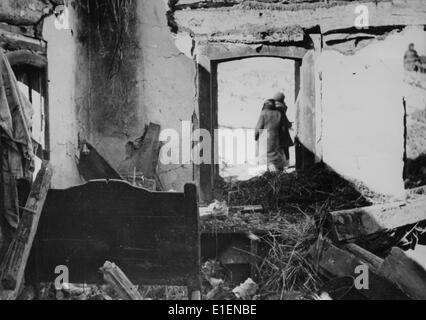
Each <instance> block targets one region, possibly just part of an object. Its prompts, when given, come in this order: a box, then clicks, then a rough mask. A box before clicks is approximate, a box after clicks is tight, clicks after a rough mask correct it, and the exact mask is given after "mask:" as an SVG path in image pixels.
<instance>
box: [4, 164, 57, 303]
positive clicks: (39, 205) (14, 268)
mask: <svg viewBox="0 0 426 320" xmlns="http://www.w3.org/2000/svg"><path fill="white" fill-rule="evenodd" d="M52 175H53V171H52V167H51V165H50V164H49V163H48V162H45V163H43V166H42V168H41V170H40V172H39V173H38V175H37V178H36V180H35V182H34V184H33V186H32V187H31V192H30V195H29V197H28V200H27V203H26V206H25V208H23V213H22V217H21V220H20V222H19V225H18V230H17V231H16V235H15V237H14V239H13V240H12V243H11V244H10V246H9V248H8V251H7V253H6V256H5V258H4V260H3V263H2V264H1V267H0V275H1V277H0V278H1V285H0V300H15V299H17V297H18V294H19V289H20V288H21V285H22V283H23V281H24V274H25V267H26V265H27V261H28V257H29V255H30V251H31V247H32V244H33V241H34V237H35V235H36V233H37V228H38V223H39V220H40V216H41V212H42V209H43V206H44V202H45V200H46V197H47V193H48V191H49V188H50V182H51V179H52Z"/></svg>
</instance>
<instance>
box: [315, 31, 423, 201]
mask: <svg viewBox="0 0 426 320" xmlns="http://www.w3.org/2000/svg"><path fill="white" fill-rule="evenodd" d="M422 37H424V36H423V33H420V32H419V30H418V29H416V28H408V29H406V30H405V31H404V32H402V33H394V34H392V35H390V36H388V37H387V38H386V39H385V40H384V41H377V42H374V43H372V44H370V45H369V46H367V47H365V48H364V49H361V50H360V51H358V52H357V53H356V54H355V55H353V56H344V55H343V54H341V53H338V52H335V51H324V52H323V54H322V56H321V57H320V58H319V61H318V63H319V70H320V71H322V74H323V89H322V92H323V102H322V104H323V106H322V108H323V123H322V127H323V136H322V143H323V153H324V161H325V162H326V163H327V164H328V165H330V166H331V167H332V168H333V169H335V170H336V171H337V172H338V173H340V174H342V175H344V176H346V177H349V178H353V179H357V180H360V181H362V182H364V183H365V184H366V185H367V186H368V187H370V188H372V189H373V190H375V191H377V192H380V193H384V194H389V195H393V196H396V197H403V195H404V185H403V176H402V174H403V166H404V163H403V152H404V125H403V119H404V109H403V103H402V99H403V96H404V90H403V88H404V87H403V56H404V52H405V51H406V49H407V47H408V44H409V43H410V42H416V41H420V42H419V46H420V45H424V38H422ZM421 40H423V42H421ZM420 43H422V44H420Z"/></svg>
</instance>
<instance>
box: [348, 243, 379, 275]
mask: <svg viewBox="0 0 426 320" xmlns="http://www.w3.org/2000/svg"><path fill="white" fill-rule="evenodd" d="M344 249H346V250H347V251H348V252H350V253H352V254H353V255H355V256H356V257H358V258H359V259H361V260H362V261H364V262H365V263H366V264H368V265H369V266H370V268H371V269H372V270H373V271H374V272H378V271H379V270H380V267H381V266H382V264H383V259H381V258H379V257H378V256H376V255H374V254H372V253H371V252H369V251H367V250H365V249H363V248H361V247H360V246H358V245H356V244H353V243H350V244H347V245H345V246H344Z"/></svg>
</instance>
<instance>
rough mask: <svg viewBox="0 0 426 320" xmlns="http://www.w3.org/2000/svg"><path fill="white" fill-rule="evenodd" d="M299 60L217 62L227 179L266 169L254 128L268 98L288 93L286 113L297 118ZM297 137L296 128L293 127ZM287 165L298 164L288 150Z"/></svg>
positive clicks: (222, 153) (222, 165) (221, 146)
mask: <svg viewBox="0 0 426 320" xmlns="http://www.w3.org/2000/svg"><path fill="white" fill-rule="evenodd" d="M298 72H299V64H298V62H297V61H295V60H292V59H284V58H277V57H249V58H243V59H239V60H232V61H225V62H221V63H219V64H218V66H217V109H218V110H217V118H218V123H217V128H218V129H219V139H218V140H219V141H218V150H217V152H218V160H219V175H220V177H221V178H223V179H226V180H230V179H232V180H240V181H241V180H249V179H251V178H253V177H255V176H258V175H261V174H263V173H264V172H265V171H266V166H265V165H264V164H263V163H261V161H259V157H258V156H259V149H258V146H257V144H256V141H255V128H256V125H257V123H258V120H259V116H260V113H261V111H262V107H263V104H264V102H265V100H267V99H271V98H273V97H274V95H275V94H276V93H277V92H283V93H284V94H285V104H286V105H287V107H288V110H287V117H288V120H289V121H290V122H294V120H295V115H296V110H295V100H296V95H297V90H298V88H299V86H300V84H299V78H300V77H299V75H298ZM290 133H291V136H292V138H293V141H294V131H293V130H290ZM289 155H290V156H289V159H288V162H286V167H287V169H289V168H290V169H291V168H294V167H295V164H296V160H295V150H294V147H291V148H290V150H289Z"/></svg>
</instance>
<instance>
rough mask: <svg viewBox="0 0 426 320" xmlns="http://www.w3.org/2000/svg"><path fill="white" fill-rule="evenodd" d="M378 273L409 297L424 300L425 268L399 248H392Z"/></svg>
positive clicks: (425, 293) (425, 291)
mask: <svg viewBox="0 0 426 320" xmlns="http://www.w3.org/2000/svg"><path fill="white" fill-rule="evenodd" d="M380 273H381V275H382V276H383V277H386V278H387V279H389V280H390V281H392V282H393V283H395V284H396V285H397V286H398V287H399V288H400V289H401V291H403V292H404V293H406V294H407V295H408V296H409V297H410V298H412V299H416V300H426V270H425V268H424V266H421V265H420V264H418V263H417V262H416V261H414V260H412V259H411V258H410V257H408V256H407V255H406V254H405V252H404V251H402V250H401V249H399V248H393V249H392V251H391V254H390V255H389V256H388V257H387V258H386V259H385V261H384V262H383V265H382V267H381V269H380Z"/></svg>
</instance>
